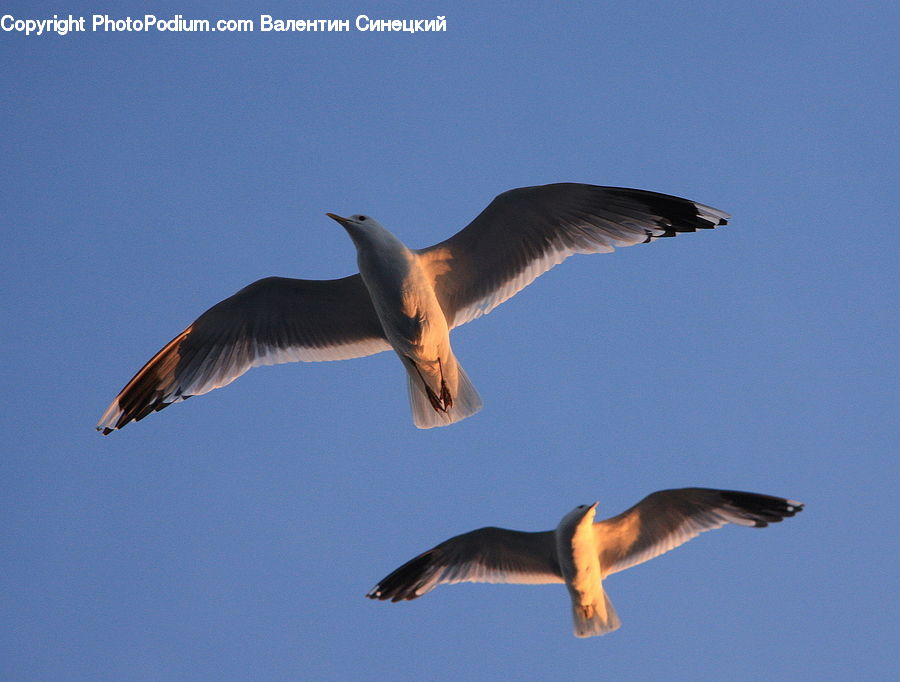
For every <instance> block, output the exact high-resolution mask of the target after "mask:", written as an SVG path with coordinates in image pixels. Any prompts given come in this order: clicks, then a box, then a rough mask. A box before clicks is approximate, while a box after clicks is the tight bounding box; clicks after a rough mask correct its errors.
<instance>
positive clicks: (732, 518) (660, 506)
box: [594, 488, 803, 575]
mask: <svg viewBox="0 0 900 682" xmlns="http://www.w3.org/2000/svg"><path fill="white" fill-rule="evenodd" d="M802 509H803V504H802V503H801V502H796V501H794V500H787V499H784V498H781V497H772V496H771V495H759V494H757V493H745V492H740V491H737V490H712V489H708V488H680V489H677V490H661V491H659V492H655V493H653V494H651V495H648V496H647V497H645V498H644V499H643V500H641V501H640V502H638V503H637V504H636V505H634V506H633V507H631V509H628V510H627V511H624V512H622V513H621V514H619V515H618V516H614V517H612V518H610V519H606V520H605V521H600V522H599V523H595V524H594V535H595V539H596V542H597V547H598V548H599V551H600V567H601V570H602V571H603V574H604V575H609V574H611V573H616V572H618V571H622V570H624V569H626V568H630V567H631V566H635V565H637V564H640V563H643V562H644V561H648V560H650V559H652V558H653V557H656V556H659V555H660V554H663V553H664V552H668V551H669V550H670V549H674V548H675V547H678V546H679V545H682V544H684V543H685V542H687V541H688V540H690V539H692V538H695V537H697V536H698V535H699V534H700V533H702V532H704V531H707V530H713V529H714V528H719V527H721V526H723V525H725V524H726V523H735V524H738V525H741V526H751V527H756V528H763V527H765V526H767V525H768V524H770V523H777V522H779V521H781V520H782V519H784V518H786V517H789V516H794V514H796V513H798V512H800V511H801V510H802Z"/></svg>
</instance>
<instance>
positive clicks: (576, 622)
mask: <svg viewBox="0 0 900 682" xmlns="http://www.w3.org/2000/svg"><path fill="white" fill-rule="evenodd" d="M596 512H597V503H596V502H595V503H594V504H592V505H584V504H582V505H579V506H578V507H575V509H573V510H572V511H570V512H569V513H568V514H566V515H565V516H564V517H563V518H562V520H561V521H560V522H559V525H558V526H557V527H556V531H554V536H555V538H556V552H557V557H558V560H559V567H560V571H561V572H562V577H563V580H565V581H566V589H568V591H569V596H570V597H571V598H572V619H573V631H574V633H575V635H576V636H577V637H591V636H593V635H602V634H605V633H607V632H612V631H613V630H615V629H617V628H618V627H619V626H620V625H621V622H620V621H619V616H618V615H617V614H616V611H615V609H614V608H613V605H612V602H610V601H609V598H608V597H607V596H606V592H605V591H604V590H603V574H602V571H601V569H600V552H599V550H598V547H597V538H596V534H595V533H594V515H595V514H596Z"/></svg>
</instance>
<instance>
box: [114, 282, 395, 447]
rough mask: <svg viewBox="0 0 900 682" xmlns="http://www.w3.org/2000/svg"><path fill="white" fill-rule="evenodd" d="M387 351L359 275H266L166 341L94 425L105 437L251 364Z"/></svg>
mask: <svg viewBox="0 0 900 682" xmlns="http://www.w3.org/2000/svg"><path fill="white" fill-rule="evenodd" d="M390 348H391V346H390V344H389V343H388V342H387V340H386V339H385V337H384V332H383V331H382V327H381V323H380V322H379V321H378V316H377V314H376V313H375V309H374V307H373V305H372V301H371V298H370V297H369V293H368V291H367V289H366V287H365V285H364V284H363V282H362V278H361V277H360V276H359V275H358V274H356V275H352V276H350V277H344V278H343V279H333V280H306V279H288V278H284V277H268V278H266V279H261V280H259V281H257V282H254V283H253V284H250V285H249V286H246V287H244V288H243V289H241V290H240V291H239V292H237V293H236V294H234V295H233V296H231V297H230V298H226V299H225V300H224V301H221V302H220V303H217V304H216V305H214V306H213V307H212V308H210V309H209V310H207V311H206V312H205V313H203V314H202V315H201V316H200V317H198V318H197V319H196V320H195V321H194V322H193V323H192V324H191V325H190V326H189V327H188V328H187V329H185V330H184V331H183V332H181V334H179V335H178V336H176V337H175V338H174V339H172V340H171V341H170V342H169V343H168V344H166V346H165V347H163V349H162V350H160V351H159V352H158V353H157V354H156V355H154V356H153V357H152V358H151V359H150V361H149V362H148V363H147V364H146V365H144V367H143V368H142V369H141V370H140V371H139V372H138V373H137V374H136V375H135V376H134V378H132V379H131V381H130V382H128V384H127V385H126V386H125V388H123V389H122V391H121V392H120V393H119V395H118V396H117V397H116V399H115V400H113V402H112V403H111V404H110V406H109V407H108V408H107V409H106V412H104V413H103V416H102V417H101V418H100V422H99V423H98V424H97V430H99V431H102V432H103V433H104V434H108V433H110V432H111V431H113V430H115V429H117V428H121V427H122V426H124V425H125V424H127V423H128V422H130V421H132V420H134V421H138V420H140V419H143V418H144V417H146V416H147V415H148V414H151V413H152V412H157V411H159V410H161V409H163V408H164V407H167V406H168V405H171V404H172V403H175V402H179V401H181V400H185V399H187V398H189V397H191V396H194V395H202V394H203V393H208V392H209V391H211V390H213V389H215V388H220V387H222V386H225V385H227V384H229V383H231V382H232V381H234V380H235V379H236V378H237V377H239V376H240V375H241V374H243V373H244V372H246V371H247V370H249V369H250V368H251V367H258V366H259V365H274V364H280V363H284V362H295V361H298V360H305V361H318V360H344V359H348V358H357V357H363V356H365V355H372V354H374V353H379V352H381V351H384V350H389V349H390Z"/></svg>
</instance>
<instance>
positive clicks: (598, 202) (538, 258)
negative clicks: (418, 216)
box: [418, 183, 729, 327]
mask: <svg viewBox="0 0 900 682" xmlns="http://www.w3.org/2000/svg"><path fill="white" fill-rule="evenodd" d="M728 217H729V216H728V214H727V213H724V212H723V211H719V210H718V209H715V208H711V207H709V206H704V205H703V204H698V203H696V202H693V201H689V200H687V199H681V198H679V197H673V196H669V195H667V194H657V193H656V192H646V191H644V190H639V189H626V188H621V187H598V186H596V185H583V184H575V183H559V184H554V185H542V186H538V187H522V188H519V189H513V190H510V191H508V192H504V193H503V194H501V195H499V196H498V197H496V198H495V199H494V200H493V201H492V202H491V203H490V204H489V205H488V206H487V208H485V209H484V211H482V212H481V214H480V215H478V217H477V218H475V220H473V221H472V222H471V223H469V225H467V226H466V227H465V228H464V229H463V230H461V231H460V232H458V233H457V234H455V235H454V236H452V237H450V239H447V240H445V241H443V242H441V243H440V244H435V245H434V246H431V247H429V248H426V249H421V250H419V251H418V253H419V256H420V257H421V260H422V263H423V264H424V265H425V267H426V268H427V270H428V272H429V273H430V275H431V277H432V279H433V281H434V283H435V291H436V293H437V297H438V301H440V304H441V307H442V308H443V311H444V315H445V316H446V317H447V321H448V322H449V323H450V326H451V327H458V326H459V325H461V324H464V323H466V322H469V321H470V320H474V319H475V318H476V317H479V316H481V315H485V314H487V313H489V312H490V311H491V310H493V309H494V308H495V307H497V306H498V305H500V304H501V303H503V301H505V300H507V299H508V298H510V297H512V296H513V295H515V294H516V293H517V292H518V291H521V290H522V289H523V288H524V287H526V286H528V285H529V284H531V282H533V281H534V280H535V278H537V277H538V276H539V275H541V274H542V273H544V272H546V271H547V270H549V269H550V268H552V267H553V266H554V265H558V264H559V263H562V262H563V261H564V260H565V259H566V258H568V257H569V256H571V255H573V254H576V253H602V252H609V251H613V250H614V248H615V247H617V246H631V245H632V244H643V243H647V242H652V241H654V240H656V239H659V238H661V237H674V236H675V235H676V234H679V233H681V232H695V231H696V230H698V229H707V228H713V227H717V226H718V225H725V224H726V223H727V219H728Z"/></svg>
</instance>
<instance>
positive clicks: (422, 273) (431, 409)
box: [328, 213, 481, 428]
mask: <svg viewBox="0 0 900 682" xmlns="http://www.w3.org/2000/svg"><path fill="white" fill-rule="evenodd" d="M328 215H329V216H331V217H332V218H334V219H335V220H337V221H338V222H339V223H340V224H341V225H343V226H344V227H345V228H346V230H347V233H348V234H349V235H350V237H351V239H352V240H353V243H354V244H355V245H356V251H357V258H356V262H357V265H358V266H359V274H360V275H361V276H362V280H363V283H364V284H365V285H366V289H367V290H368V291H369V296H370V297H371V299H372V304H373V306H374V307H375V312H376V313H377V315H378V319H379V321H380V322H381V326H382V329H383V330H384V335H385V337H386V338H387V340H388V343H390V344H391V347H392V348H393V349H394V351H395V352H396V353H397V355H398V356H399V357H400V360H401V361H402V362H403V366H404V368H405V369H406V373H407V380H408V384H409V399H410V407H411V409H412V411H413V416H414V418H415V422H416V425H417V426H419V427H420V428H429V427H431V426H441V425H442V424H444V423H447V424H449V423H452V422H455V421H459V420H460V419H464V418H465V417H468V416H469V415H471V414H473V413H474V412H477V411H478V409H480V408H481V398H480V397H479V396H478V393H477V391H475V388H474V387H473V386H472V384H471V382H469V381H468V379H467V378H466V379H464V380H463V381H460V378H461V377H465V373H464V372H463V371H462V367H460V365H459V363H458V361H457V359H456V356H455V355H454V354H453V349H452V348H451V346H450V327H449V325H448V324H447V318H446V317H445V316H444V311H443V309H442V308H441V304H440V303H439V302H438V299H437V295H436V294H435V290H434V278H433V277H431V276H430V275H429V273H428V272H427V271H426V269H425V267H423V264H422V262H421V260H422V258H421V256H419V254H417V253H415V252H414V251H412V250H410V249H409V248H408V247H407V246H406V245H405V244H404V243H403V242H402V241H400V240H399V239H398V238H397V237H396V236H395V235H394V234H392V233H391V232H390V231H389V230H388V229H387V228H385V227H384V226H383V225H382V224H381V223H379V222H378V221H377V220H375V219H374V218H370V217H368V216H361V215H357V216H352V217H351V218H341V217H340V216H335V215H333V214H330V213H329V214H328Z"/></svg>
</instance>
